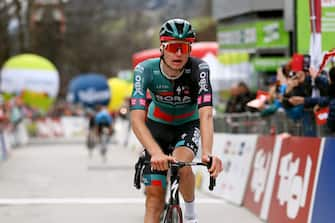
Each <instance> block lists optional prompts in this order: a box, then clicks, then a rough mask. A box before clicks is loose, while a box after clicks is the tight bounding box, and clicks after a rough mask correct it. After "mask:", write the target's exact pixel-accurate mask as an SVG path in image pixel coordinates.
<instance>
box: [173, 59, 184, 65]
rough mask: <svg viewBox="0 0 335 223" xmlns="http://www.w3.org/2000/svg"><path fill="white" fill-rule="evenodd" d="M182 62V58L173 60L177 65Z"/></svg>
mask: <svg viewBox="0 0 335 223" xmlns="http://www.w3.org/2000/svg"><path fill="white" fill-rule="evenodd" d="M182 62H183V61H182V60H172V63H173V64H175V65H180V64H181V63H182Z"/></svg>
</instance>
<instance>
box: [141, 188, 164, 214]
mask: <svg viewBox="0 0 335 223" xmlns="http://www.w3.org/2000/svg"><path fill="white" fill-rule="evenodd" d="M145 189H146V200H147V201H146V207H147V208H150V209H155V210H157V211H161V210H163V208H164V201H165V190H164V189H163V188H162V187H155V186H148V187H146V188H145Z"/></svg>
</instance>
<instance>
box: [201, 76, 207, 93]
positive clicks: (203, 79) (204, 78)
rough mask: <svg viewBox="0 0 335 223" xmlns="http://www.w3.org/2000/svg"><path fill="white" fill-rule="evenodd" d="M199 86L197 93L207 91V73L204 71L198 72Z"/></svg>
mask: <svg viewBox="0 0 335 223" xmlns="http://www.w3.org/2000/svg"><path fill="white" fill-rule="evenodd" d="M199 87H200V89H199V93H201V92H207V91H208V83H207V73H206V72H204V71H203V72H201V73H200V81H199Z"/></svg>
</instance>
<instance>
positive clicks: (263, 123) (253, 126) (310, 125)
mask: <svg viewBox="0 0 335 223" xmlns="http://www.w3.org/2000/svg"><path fill="white" fill-rule="evenodd" d="M214 130H215V132H218V133H220V132H221V133H222V132H224V133H236V134H243V133H244V134H262V135H269V134H270V135H273V134H281V133H288V134H290V135H294V136H314V137H324V136H331V135H332V133H330V132H329V130H328V128H327V126H326V125H325V124H318V123H317V122H316V121H315V118H314V113H313V111H311V110H307V109H306V110H305V111H304V117H303V118H302V119H300V120H292V119H290V118H289V117H287V115H286V113H285V112H284V111H282V110H279V111H277V112H276V113H274V114H273V115H271V116H267V117H264V116H262V115H261V114H260V113H259V112H243V113H221V114H217V115H216V116H215V117H214Z"/></svg>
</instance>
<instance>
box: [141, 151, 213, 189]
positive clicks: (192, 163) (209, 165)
mask: <svg viewBox="0 0 335 223" xmlns="http://www.w3.org/2000/svg"><path fill="white" fill-rule="evenodd" d="M212 162H213V157H211V156H210V157H209V162H208V163H203V162H182V161H177V162H170V163H169V165H170V166H174V167H177V168H181V167H184V166H206V167H207V169H209V168H210V167H211V166H212ZM148 164H151V162H150V161H148V160H144V157H142V156H141V157H140V158H139V159H138V161H137V163H136V164H135V170H136V171H135V176H134V186H135V187H136V188H137V189H140V188H141V182H140V178H141V170H142V167H143V165H148ZM215 185H216V179H215V177H213V176H210V179H209V186H208V189H209V190H210V191H213V189H214V187H215Z"/></svg>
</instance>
